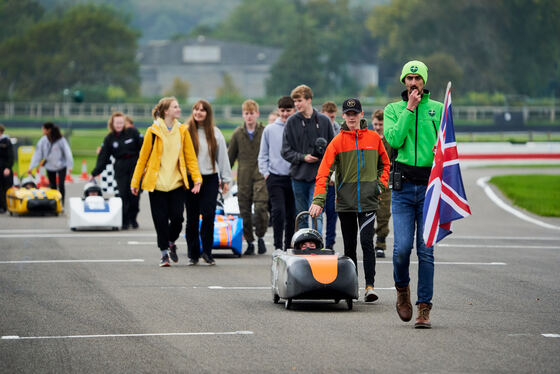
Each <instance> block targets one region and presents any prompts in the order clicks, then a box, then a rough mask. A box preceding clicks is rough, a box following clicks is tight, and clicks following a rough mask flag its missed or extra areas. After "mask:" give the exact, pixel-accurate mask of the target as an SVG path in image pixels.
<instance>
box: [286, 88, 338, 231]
mask: <svg viewBox="0 0 560 374" xmlns="http://www.w3.org/2000/svg"><path fill="white" fill-rule="evenodd" d="M290 96H291V98H292V99H293V100H294V104H295V107H296V110H297V113H296V114H294V115H292V116H290V118H288V121H287V122H286V126H285V128H284V135H283V139H282V152H281V155H282V157H283V158H284V159H285V160H286V161H288V162H289V163H290V164H291V166H290V177H291V178H292V189H293V191H294V198H295V203H296V214H299V213H300V212H302V211H306V210H307V208H308V207H309V206H310V205H311V201H312V200H313V190H314V188H315V176H316V175H317V170H318V169H319V165H320V163H321V159H322V158H323V153H324V152H325V149H326V148H327V145H328V143H330V141H331V140H332V139H333V138H334V130H333V126H332V124H331V120H330V119H329V117H327V116H325V115H324V114H321V113H319V112H317V111H316V110H315V109H314V108H313V106H312V100H313V91H311V88H309V87H308V86H306V85H300V86H297V87H296V88H294V89H293V90H292V92H291V94H290ZM322 225H323V219H322V217H321V216H319V217H317V230H318V231H319V232H321V231H322ZM298 227H299V228H305V227H307V224H306V222H302V220H300V222H298Z"/></svg>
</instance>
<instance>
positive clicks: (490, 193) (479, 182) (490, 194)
mask: <svg viewBox="0 0 560 374" xmlns="http://www.w3.org/2000/svg"><path fill="white" fill-rule="evenodd" d="M489 180H490V177H481V178H478V180H477V181H476V184H477V185H479V186H480V187H481V188H482V189H483V190H484V192H485V193H486V195H487V196H488V197H489V198H490V200H492V201H493V202H494V204H496V205H497V206H499V207H500V208H502V209H503V210H505V211H506V212H508V213H511V214H513V215H514V216H516V217H517V218H520V219H522V220H524V221H527V222H531V223H534V224H535V225H538V226H541V227H544V228H547V229H553V230H560V227H558V226H554V225H551V224H549V223H546V222H542V221H539V220H538V219H535V218H533V217H529V216H528V215H526V214H525V213H521V212H520V211H518V210H517V209H514V208H512V207H511V206H509V205H508V204H506V203H505V202H504V201H503V200H502V199H500V198H499V197H498V195H496V194H495V193H494V191H492V189H491V188H490V186H489V185H488V183H487V182H488V181H489Z"/></svg>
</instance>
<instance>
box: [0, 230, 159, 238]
mask: <svg viewBox="0 0 560 374" xmlns="http://www.w3.org/2000/svg"><path fill="white" fill-rule="evenodd" d="M131 236H132V237H155V236H156V233H155V232H154V233H150V234H140V233H138V234H133V233H130V234H125V233H122V234H115V233H113V232H111V231H103V232H97V233H73V234H72V233H67V234H63V233H61V234H56V233H52V234H23V233H22V234H13V233H11V234H0V238H18V239H26V238H75V239H77V238H107V239H111V238H127V237H131Z"/></svg>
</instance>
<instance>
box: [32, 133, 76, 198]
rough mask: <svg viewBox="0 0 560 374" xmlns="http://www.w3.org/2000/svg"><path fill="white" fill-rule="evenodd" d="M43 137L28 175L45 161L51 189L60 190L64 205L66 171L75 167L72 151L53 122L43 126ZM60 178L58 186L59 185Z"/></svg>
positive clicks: (38, 143) (34, 154)
mask: <svg viewBox="0 0 560 374" xmlns="http://www.w3.org/2000/svg"><path fill="white" fill-rule="evenodd" d="M42 129H43V136H42V137H41V139H39V141H38V142H37V146H36V148H35V152H34V153H33V156H32V157H31V163H30V164H29V170H27V173H28V174H31V171H32V170H33V169H34V168H36V167H37V166H39V164H40V163H41V161H42V160H45V163H44V166H45V169H46V170H47V177H48V178H49V185H50V188H53V189H58V190H59V191H60V193H61V195H62V204H64V193H65V190H64V180H65V179H66V171H67V170H70V169H72V168H73V167H74V159H73V156H72V150H71V149H70V145H68V142H67V141H66V139H65V138H64V137H63V136H62V134H61V133H60V128H59V127H58V126H56V125H55V124H53V123H51V122H46V123H44V124H43V128H42ZM57 176H58V185H57Z"/></svg>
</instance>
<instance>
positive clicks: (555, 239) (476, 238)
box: [446, 235, 559, 242]
mask: <svg viewBox="0 0 560 374" xmlns="http://www.w3.org/2000/svg"><path fill="white" fill-rule="evenodd" d="M456 239H469V240H533V241H534V240H547V241H555V242H556V241H558V239H559V238H558V236H474V235H473V236H471V235H453V236H449V237H447V238H446V241H453V240H456Z"/></svg>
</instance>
